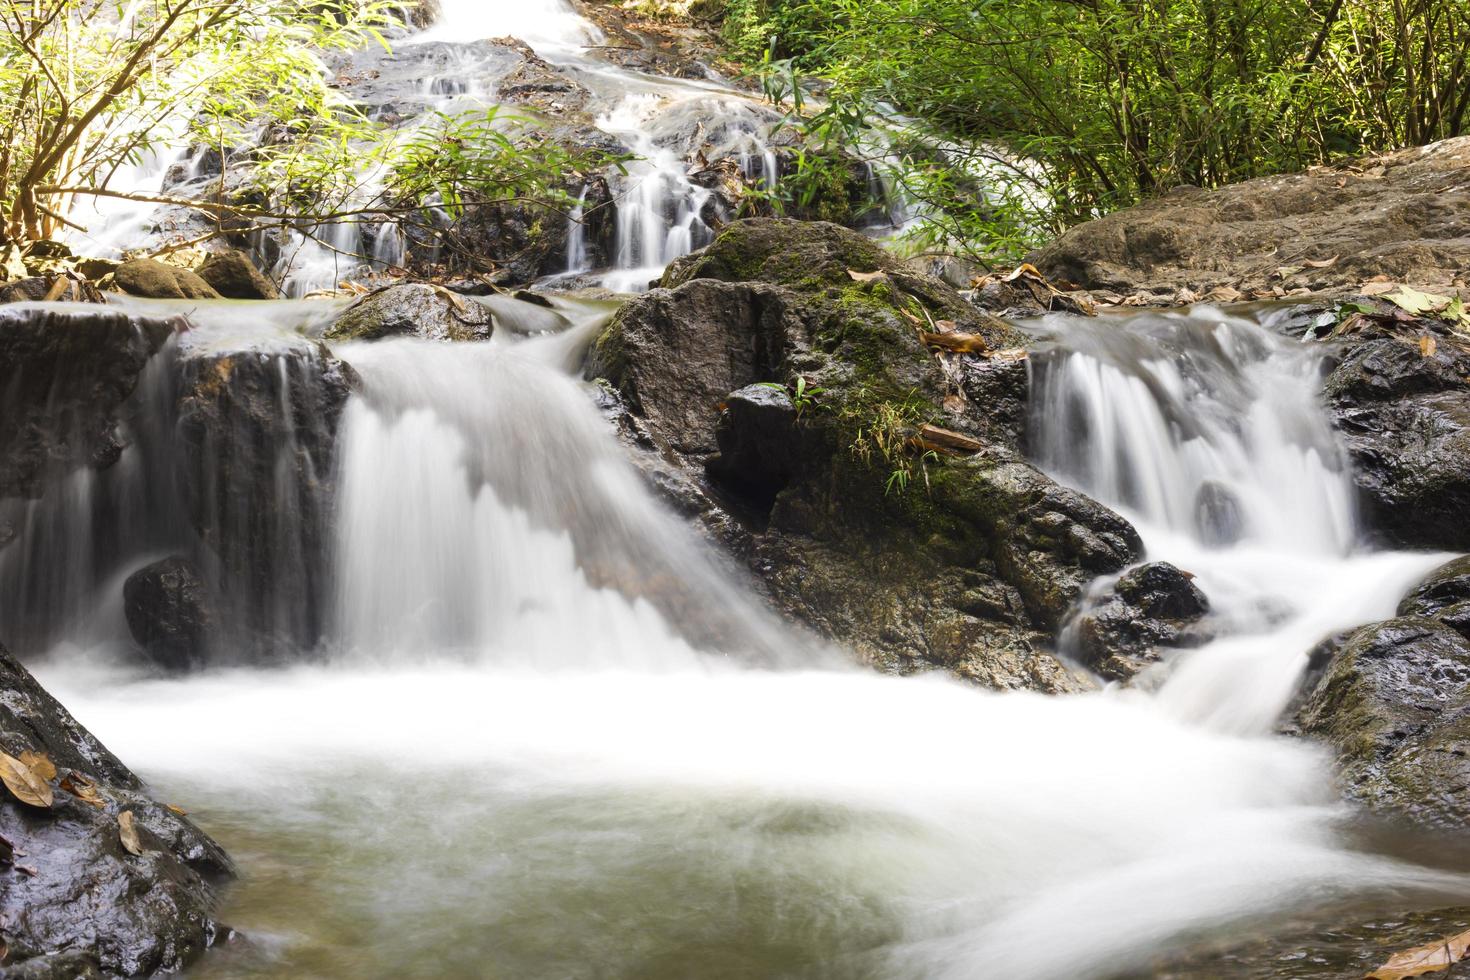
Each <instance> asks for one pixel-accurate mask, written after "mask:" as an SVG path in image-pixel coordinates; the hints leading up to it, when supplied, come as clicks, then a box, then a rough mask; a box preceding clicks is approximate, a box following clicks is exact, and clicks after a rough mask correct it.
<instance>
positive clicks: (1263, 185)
mask: <svg viewBox="0 0 1470 980" xmlns="http://www.w3.org/2000/svg"><path fill="white" fill-rule="evenodd" d="M1466 167H1470V137H1463V136H1462V137H1459V138H1456V139H1449V140H1444V141H1443V142H1440V143H1435V144H1432V145H1430V146H1426V147H1416V148H1414V149H1410V150H1403V151H1400V152H1396V153H1388V154H1384V155H1382V156H1379V157H1373V158H1369V159H1364V160H1358V161H1356V162H1355V163H1354V164H1352V165H1351V166H1345V167H1343V168H1341V169H1338V168H1327V167H1314V168H1313V169H1312V170H1310V171H1308V172H1306V173H1301V174H1292V175H1287V176H1279V177H1263V178H1260V179H1258V180H1248V181H1244V182H1242V183H1238V184H1231V185H1229V186H1227V187H1222V188H1219V189H1217V190H1209V191H1206V190H1200V189H1199V188H1192V187H1181V188H1176V189H1175V190H1173V191H1171V192H1169V193H1168V194H1164V195H1162V196H1160V197H1157V198H1154V199H1152V200H1149V201H1145V202H1144V203H1142V204H1138V205H1135V206H1134V207H1131V208H1125V209H1123V210H1121V211H1117V212H1114V213H1113V214H1110V215H1108V216H1107V217H1104V218H1100V219H1098V220H1096V221H1089V222H1087V223H1085V224H1082V225H1078V226H1076V227H1075V228H1072V229H1071V230H1069V231H1067V232H1066V233H1065V234H1063V235H1062V236H1061V237H1060V238H1058V239H1057V240H1056V241H1055V242H1053V243H1052V244H1050V245H1048V246H1046V247H1045V248H1043V249H1041V250H1039V251H1038V252H1036V253H1034V254H1033V255H1032V256H1031V257H1030V261H1031V263H1032V264H1033V265H1035V266H1036V267H1037V268H1038V269H1040V270H1041V272H1042V274H1043V275H1045V276H1047V277H1048V278H1050V279H1053V280H1060V281H1067V282H1072V283H1076V284H1078V285H1080V286H1083V287H1085V288H1089V289H1108V290H1113V291H1116V292H1119V293H1123V294H1128V293H1133V292H1136V291H1138V290H1141V289H1158V290H1163V291H1165V292H1167V293H1169V294H1173V293H1175V292H1176V291H1177V290H1179V289H1181V288H1186V287H1187V288H1189V289H1191V290H1192V291H1194V292H1196V293H1198V294H1201V295H1203V294H1204V293H1206V292H1208V291H1209V290H1210V289H1211V288H1213V287H1215V286H1219V285H1230V286H1232V287H1234V288H1237V289H1239V290H1241V291H1243V292H1246V293H1250V292H1255V291H1265V292H1269V291H1270V290H1271V288H1272V287H1275V286H1281V287H1284V288H1285V289H1286V290H1291V289H1295V288H1305V289H1312V290H1319V291H1327V292H1336V293H1339V294H1342V293H1352V292H1355V291H1356V290H1358V289H1359V288H1361V286H1362V284H1363V283H1364V282H1367V281H1368V280H1370V279H1372V278H1373V277H1374V276H1378V275H1383V276H1387V277H1389V278H1390V279H1392V280H1394V281H1397V282H1404V283H1409V284H1412V285H1418V286H1443V285H1445V284H1447V283H1452V282H1453V281H1455V280H1456V279H1461V281H1463V278H1462V277H1463V274H1464V271H1465V270H1466V269H1467V268H1470V187H1467V186H1466V185H1465V184H1464V183H1463V181H1461V180H1460V179H1459V176H1460V175H1461V174H1463V173H1464V170H1465V168H1466ZM1304 259H1310V260H1315V261H1318V262H1319V263H1323V265H1322V267H1320V268H1318V267H1313V266H1308V265H1304V264H1303V262H1302V260H1304ZM1283 267H1286V268H1287V269H1288V270H1289V272H1290V274H1289V275H1287V276H1286V277H1285V278H1284V279H1283V278H1282V276H1281V272H1280V270H1281V269H1282V268H1283Z"/></svg>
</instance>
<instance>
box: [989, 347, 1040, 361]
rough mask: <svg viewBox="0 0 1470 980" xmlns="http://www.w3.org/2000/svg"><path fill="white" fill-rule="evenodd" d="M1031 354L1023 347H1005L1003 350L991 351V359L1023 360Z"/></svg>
mask: <svg viewBox="0 0 1470 980" xmlns="http://www.w3.org/2000/svg"><path fill="white" fill-rule="evenodd" d="M1030 356H1031V354H1030V352H1029V351H1027V350H1026V348H1024V347H1007V348H1006V349H1005V350H998V351H992V352H991V354H990V359H991V360H992V361H1024V360H1025V359H1026V358H1028V357H1030Z"/></svg>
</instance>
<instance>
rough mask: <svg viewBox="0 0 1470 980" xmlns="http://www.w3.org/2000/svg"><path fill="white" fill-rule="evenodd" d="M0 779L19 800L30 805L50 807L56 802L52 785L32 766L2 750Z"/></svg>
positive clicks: (43, 807) (0, 753)
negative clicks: (52, 793) (52, 792)
mask: <svg viewBox="0 0 1470 980" xmlns="http://www.w3.org/2000/svg"><path fill="white" fill-rule="evenodd" d="M0 781H3V782H4V783H5V788H6V789H8V790H10V792H11V794H12V795H14V796H15V798H16V799H17V800H20V801H21V802H22V803H25V804H27V805H29V806H36V807H41V808H42V809H49V808H50V806H51V804H52V802H54V797H53V796H52V795H51V785H50V784H49V783H47V782H46V780H44V779H42V778H41V777H40V776H39V775H38V774H37V773H36V772H35V770H33V769H31V767H30V766H28V765H26V764H25V763H24V762H21V761H20V760H19V759H17V758H16V757H15V756H13V755H6V754H5V753H4V752H0Z"/></svg>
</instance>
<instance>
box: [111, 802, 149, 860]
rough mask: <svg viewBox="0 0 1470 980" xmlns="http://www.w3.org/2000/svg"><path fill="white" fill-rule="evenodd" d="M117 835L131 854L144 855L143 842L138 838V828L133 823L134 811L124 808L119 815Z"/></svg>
mask: <svg viewBox="0 0 1470 980" xmlns="http://www.w3.org/2000/svg"><path fill="white" fill-rule="evenodd" d="M117 836H118V838H119V839H120V840H121V841H122V846H123V847H124V848H126V849H127V852H128V853H129V854H136V855H138V856H139V857H142V855H143V842H142V841H140V840H139V839H138V828H137V827H135V826H134V825H133V811H132V810H124V811H123V812H122V813H119V814H118V815H117Z"/></svg>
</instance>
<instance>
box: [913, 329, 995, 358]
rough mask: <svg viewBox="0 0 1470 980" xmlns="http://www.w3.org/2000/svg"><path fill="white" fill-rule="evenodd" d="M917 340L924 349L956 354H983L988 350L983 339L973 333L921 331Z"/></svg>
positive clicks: (987, 345)
mask: <svg viewBox="0 0 1470 980" xmlns="http://www.w3.org/2000/svg"><path fill="white" fill-rule="evenodd" d="M919 340H921V341H922V342H923V343H924V345H925V346H926V347H937V348H939V349H940V350H947V351H953V352H955V353H957V354H983V353H985V352H986V351H987V350H989V349H990V345H989V344H987V343H985V338H984V337H981V336H980V335H979V334H973V333H930V332H928V331H927V330H921V331H919Z"/></svg>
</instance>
